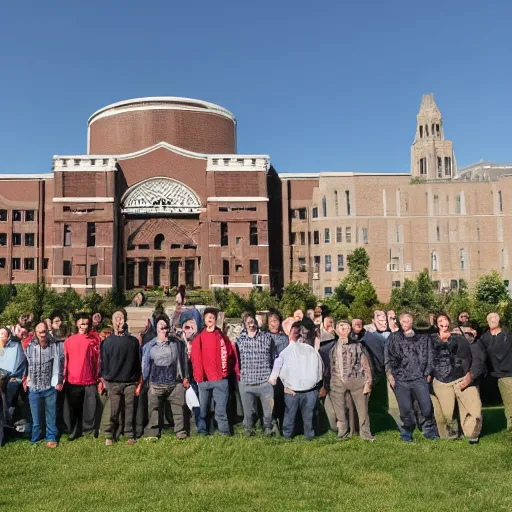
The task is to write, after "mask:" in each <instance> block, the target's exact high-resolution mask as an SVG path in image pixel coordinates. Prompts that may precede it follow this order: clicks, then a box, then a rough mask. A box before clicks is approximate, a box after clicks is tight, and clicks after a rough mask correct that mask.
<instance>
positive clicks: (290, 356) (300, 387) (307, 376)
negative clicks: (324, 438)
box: [269, 318, 323, 441]
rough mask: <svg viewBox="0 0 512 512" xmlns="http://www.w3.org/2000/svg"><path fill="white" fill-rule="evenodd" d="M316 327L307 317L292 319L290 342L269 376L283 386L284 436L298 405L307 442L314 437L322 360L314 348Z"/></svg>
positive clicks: (290, 429)
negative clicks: (314, 419) (293, 321)
mask: <svg viewBox="0 0 512 512" xmlns="http://www.w3.org/2000/svg"><path fill="white" fill-rule="evenodd" d="M315 338H316V326H315V325H314V323H313V321H312V320H311V319H309V318H307V319H304V320H303V321H302V322H295V323H294V324H293V325H292V327H291V330H290V344H289V345H288V347H287V348H285V349H284V350H283V351H282V352H281V354H280V356H279V357H278V358H277V359H276V361H275V363H274V368H273V370H272V373H271V375H270V378H269V382H270V384H272V385H275V384H276V381H277V378H278V377H279V378H280V379H281V380H282V381H283V385H284V388H285V397H284V401H285V413H284V421H283V436H284V437H285V438H287V439H291V437H292V436H293V430H294V426H295V417H296V416H297V410H298V409H299V408H300V411H301V415H302V422H303V424H304V436H305V437H306V439H307V440H308V441H309V440H311V439H313V437H314V436H315V431H314V429H313V413H314V410H315V406H316V401H317V397H318V390H319V388H320V384H321V380H322V371H323V366H322V359H321V358H320V356H319V354H318V352H317V351H316V350H315V349H314V344H315Z"/></svg>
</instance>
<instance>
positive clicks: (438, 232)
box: [436, 226, 441, 242]
mask: <svg viewBox="0 0 512 512" xmlns="http://www.w3.org/2000/svg"><path fill="white" fill-rule="evenodd" d="M436 240H437V241H438V242H440V241H441V230H440V229H439V226H436Z"/></svg>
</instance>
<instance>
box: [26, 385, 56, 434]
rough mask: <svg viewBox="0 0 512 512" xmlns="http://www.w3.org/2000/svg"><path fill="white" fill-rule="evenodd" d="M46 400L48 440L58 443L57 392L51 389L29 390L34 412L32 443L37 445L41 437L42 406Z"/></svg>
mask: <svg viewBox="0 0 512 512" xmlns="http://www.w3.org/2000/svg"><path fill="white" fill-rule="evenodd" d="M41 400H44V411H45V424H46V440H47V441H57V436H58V435H59V431H58V430H57V390H56V389H55V388H50V389H47V390H45V391H32V390H31V389H29V392H28V401H29V403H30V411H31V412H32V438H31V439H30V442H31V443H37V441H39V437H40V436H41V424H40V419H39V418H40V412H41V411H40V406H41Z"/></svg>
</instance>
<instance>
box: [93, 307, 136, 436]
mask: <svg viewBox="0 0 512 512" xmlns="http://www.w3.org/2000/svg"><path fill="white" fill-rule="evenodd" d="M125 322H126V318H125V314H124V313H123V312H122V311H116V312H115V313H114V314H113V315H112V328H113V330H114V333H113V334H111V335H110V336H108V337H107V338H106V339H105V340H104V341H103V342H102V343H101V345H100V362H101V366H100V377H101V378H102V381H103V385H104V386H105V389H106V390H107V400H108V404H109V406H110V407H109V408H110V418H109V421H108V426H107V428H106V429H105V438H106V439H105V446H112V443H113V442H114V441H116V440H117V439H116V433H117V431H118V428H119V417H120V414H121V405H122V401H124V411H125V427H124V435H125V436H126V437H127V438H128V439H127V441H126V444H127V445H133V444H135V442H136V436H135V431H134V428H133V423H134V401H135V391H136V389H137V385H138V383H139V380H140V376H141V360H140V346H139V341H138V340H137V338H135V337H134V336H130V335H129V334H127V333H125V330H124V324H125ZM107 412H108V411H107Z"/></svg>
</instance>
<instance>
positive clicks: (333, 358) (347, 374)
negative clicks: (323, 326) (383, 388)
mask: <svg viewBox="0 0 512 512" xmlns="http://www.w3.org/2000/svg"><path fill="white" fill-rule="evenodd" d="M350 330H351V326H350V324H349V323H348V322H347V321H345V320H342V321H340V322H339V323H338V325H337V328H336V331H337V333H338V340H337V341H336V342H335V343H334V344H333V346H332V348H331V349H330V350H329V352H328V353H327V352H326V351H322V352H321V355H322V359H323V361H324V373H323V377H324V379H323V384H324V389H325V391H326V392H327V393H328V395H329V397H330V399H331V403H332V406H333V407H334V411H335V413H336V418H337V420H338V439H348V438H349V437H351V435H352V432H351V429H350V428H349V422H348V418H347V416H348V415H347V411H346V408H347V400H346V398H347V396H348V395H350V397H351V398H352V401H353V403H354V405H355V407H356V410H357V415H358V417H359V432H360V435H361V439H364V440H366V441H375V437H373V436H372V433H371V430H370V418H369V416H368V401H367V396H368V395H369V394H370V392H371V389H372V372H371V369H370V361H369V358H368V356H367V354H366V349H365V348H364V346H363V345H362V343H360V342H358V341H353V342H350V339H349V334H350Z"/></svg>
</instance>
